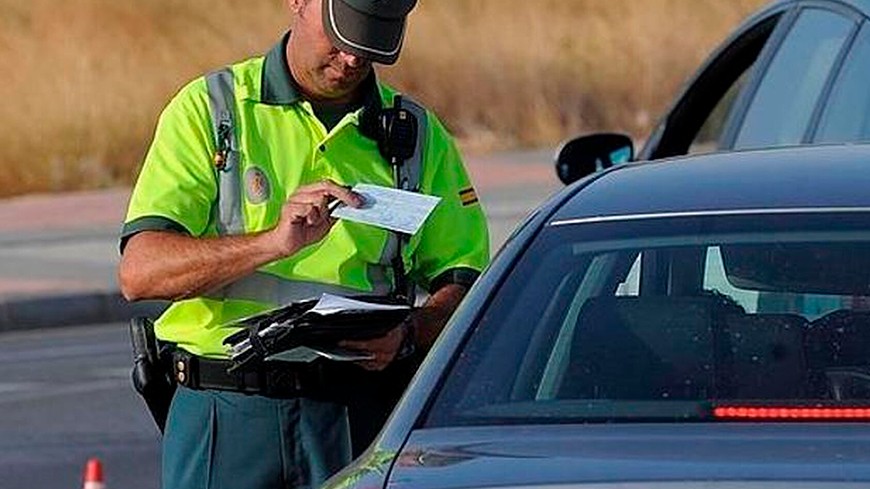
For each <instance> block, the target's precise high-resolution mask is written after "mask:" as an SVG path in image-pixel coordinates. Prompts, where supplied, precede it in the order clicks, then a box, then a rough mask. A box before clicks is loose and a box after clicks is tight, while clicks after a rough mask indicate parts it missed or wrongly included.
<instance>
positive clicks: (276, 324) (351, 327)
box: [224, 294, 411, 368]
mask: <svg viewBox="0 0 870 489" xmlns="http://www.w3.org/2000/svg"><path fill="white" fill-rule="evenodd" d="M410 312H411V306H409V305H407V304H389V303H384V301H383V298H362V299H361V298H347V297H340V296H336V295H331V294H323V295H322V296H321V297H320V299H313V300H308V301H303V302H295V303H292V304H290V305H288V306H284V307H280V308H277V309H273V310H270V311H267V312H265V313H262V314H258V315H256V316H252V317H249V318H246V319H243V320H241V321H239V322H238V323H237V325H239V326H243V327H244V328H245V330H243V331H240V332H238V333H236V334H234V335H232V336H230V337H229V338H227V339H226V340H224V343H225V344H227V345H228V347H229V351H230V358H231V359H232V360H233V362H234V363H235V366H234V368H245V367H248V366H253V365H256V364H259V363H260V362H263V361H288V362H309V361H312V360H315V359H317V358H326V359H328V360H334V361H356V360H366V359H369V358H370V357H368V356H367V355H366V354H364V353H361V352H357V351H352V350H347V349H342V348H340V347H338V343H339V342H340V341H342V340H366V339H372V338H378V337H381V336H383V335H385V334H387V332H388V331H390V330H391V329H393V328H395V327H397V326H399V325H400V324H401V323H402V321H404V320H405V319H406V318H407V317H408V314H409V313H410Z"/></svg>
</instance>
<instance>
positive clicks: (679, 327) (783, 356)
mask: <svg viewBox="0 0 870 489" xmlns="http://www.w3.org/2000/svg"><path fill="white" fill-rule="evenodd" d="M835 248H837V249H838V250H839V251H840V253H831V252H830V251H831V250H823V249H820V248H818V247H813V246H806V245H799V246H782V245H779V246H750V247H747V246H733V247H731V248H728V247H723V249H722V250H721V259H722V266H723V270H722V272H721V273H723V276H722V277H720V278H719V279H720V287H718V288H716V289H712V288H705V286H704V285H705V284H702V283H701V280H699V277H700V276H703V273H701V274H697V273H696V274H692V273H689V272H688V270H691V269H699V267H700V268H703V267H705V266H706V267H709V265H710V263H712V262H711V261H710V260H707V259H704V260H700V258H699V257H701V256H704V255H706V253H699V252H698V251H699V250H698V249H694V250H693V249H690V248H688V247H687V248H684V249H670V250H657V251H650V250H648V251H646V252H645V254H647V255H658V256H646V257H644V259H640V258H638V259H637V260H636V262H637V264H642V263H644V262H645V264H646V265H649V266H650V267H653V268H657V270H655V269H654V270H651V271H648V274H649V273H651V274H652V275H653V276H654V277H657V278H655V279H653V280H649V279H648V280H646V282H647V285H648V286H652V289H653V290H652V291H651V292H650V291H649V290H646V291H644V290H643V289H642V287H643V282H644V279H642V278H641V279H639V282H640V283H641V288H640V289H639V293H638V294H637V295H634V294H629V295H619V294H616V295H609V294H602V295H598V296H595V297H590V298H588V299H586V300H585V301H584V303H583V305H582V307H581V308H580V310H579V313H578V314H577V317H576V324H575V325H573V326H572V327H571V329H572V330H573V335H572V338H571V340H570V347H569V350H570V353H569V357H568V358H569V360H568V361H567V362H565V363H564V365H565V369H564V370H563V371H562V372H561V373H560V375H559V378H560V381H559V385H558V387H557V389H556V391H555V396H554V397H555V398H556V399H611V400H616V399H623V400H640V399H643V400H712V399H744V400H751V399H777V400H799V399H831V400H847V399H868V398H870V354H868V352H870V311H866V310H860V309H858V307H860V305H861V304H860V301H859V300H858V296H857V294H866V290H864V289H866V287H867V285H866V284H860V283H859V282H860V280H856V277H855V276H856V275H861V274H855V273H852V272H851V271H850V270H853V269H854V268H852V267H854V266H859V267H860V266H861V265H860V263H856V262H855V261H853V260H850V259H848V258H849V257H854V256H858V254H859V253H860V252H861V249H862V248H863V247H859V246H855V247H848V246H847V247H842V246H841V247H835ZM641 254H644V253H641ZM699 260H700V261H699ZM859 261H860V260H859ZM702 262H703V263H702ZM850 264H851V266H849V265H850ZM644 271H647V270H644ZM642 273H643V272H642ZM662 277H667V279H666V281H664V282H665V283H662V287H660V288H659V290H656V287H655V285H656V282H657V281H660V280H659V279H661V278H662ZM811 277H817V279H816V281H815V282H811ZM708 279H709V277H708ZM681 281H682V282H683V283H680V282H681ZM726 281H727V284H729V285H728V286H730V287H733V286H734V284H739V285H741V286H742V287H744V288H745V289H744V290H752V289H754V294H755V301H754V304H753V305H752V306H751V307H750V308H747V307H745V306H744V305H741V303H739V302H738V301H737V300H735V299H733V298H732V297H730V296H729V295H727V294H726V293H724V292H722V291H721V290H718V289H725V288H727V287H723V286H721V284H724V283H726ZM687 282H688V283H687ZM707 285H709V284H707ZM836 294H842V295H836ZM847 294H854V297H853V295H847ZM861 297H863V295H862V296H861ZM819 301H821V302H822V303H825V304H824V305H825V308H827V310H825V308H822V309H821V310H822V311H824V313H823V314H819V315H817V316H816V317H814V315H815V314H816V313H818V312H819V310H818V309H814V308H813V303H814V302H815V303H818V302H819ZM744 302H745V301H744ZM832 307H835V308H834V309H833V310H831V308H832Z"/></svg>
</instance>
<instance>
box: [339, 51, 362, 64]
mask: <svg viewBox="0 0 870 489" xmlns="http://www.w3.org/2000/svg"><path fill="white" fill-rule="evenodd" d="M338 55H339V57H341V61H342V62H343V63H344V64H345V65H346V66H348V67H349V68H359V67H360V66H362V65H363V63H365V59H364V58H361V57H359V56H357V55H355V54H351V53H346V52H344V51H339V52H338Z"/></svg>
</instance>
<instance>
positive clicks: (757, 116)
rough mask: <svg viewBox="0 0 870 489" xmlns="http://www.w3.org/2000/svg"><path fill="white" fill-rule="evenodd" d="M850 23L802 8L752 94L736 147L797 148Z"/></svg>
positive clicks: (839, 16)
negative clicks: (794, 145) (792, 145)
mask: <svg viewBox="0 0 870 489" xmlns="http://www.w3.org/2000/svg"><path fill="white" fill-rule="evenodd" d="M853 27H854V23H853V22H852V21H851V20H849V19H848V18H846V17H843V16H841V15H839V14H836V13H833V12H830V11H827V10H821V9H805V10H804V11H803V12H802V13H801V14H800V16H799V17H798V19H797V21H796V22H795V24H794V26H792V28H791V30H790V32H789V33H788V35H787V36H786V38H785V40H784V41H783V44H782V45H781V46H780V48H779V50H778V51H777V53H776V55H775V56H774V58H773V61H772V62H771V64H770V66H769V68H768V70H767V72H766V73H765V74H764V77H763V79H762V81H761V84H760V85H759V87H758V90H757V92H756V93H755V95H754V97H753V99H752V102H751V104H750V106H749V109H748V111H747V114H746V117H745V119H744V121H743V124H742V126H741V128H740V131H739V133H738V136H737V139H736V141H735V144H734V146H735V147H736V148H739V149H742V148H755V147H765V146H782V145H789V144H799V143H801V142H802V141H803V139H804V135H805V134H806V131H807V129H808V126H809V124H810V120H811V118H812V115H813V111H814V110H815V108H816V105H817V103H818V101H819V98H820V96H821V94H822V91H823V90H824V87H825V84H826V82H827V80H828V79H829V77H830V72H831V69H832V68H833V66H834V64H835V62H836V60H837V58H838V56H839V54H840V52H841V50H842V49H843V46H844V44H845V42H846V39H847V38H848V37H849V34H850V33H851V31H852V29H853Z"/></svg>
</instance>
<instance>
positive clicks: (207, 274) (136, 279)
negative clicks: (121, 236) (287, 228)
mask: <svg viewBox="0 0 870 489" xmlns="http://www.w3.org/2000/svg"><path fill="white" fill-rule="evenodd" d="M281 256H282V254H281V252H280V251H279V250H278V249H277V247H276V246H275V243H274V239H273V238H272V237H271V236H270V235H269V234H267V233H260V234H251V235H244V236H226V237H220V238H193V237H190V236H186V235H182V234H178V233H172V232H158V231H145V232H142V233H139V234H136V235H135V236H133V237H132V238H130V240H129V242H128V243H127V246H126V248H125V249H124V255H123V256H122V258H121V264H120V267H119V269H118V277H119V282H120V285H121V292H122V293H123V294H124V297H125V298H126V299H127V300H131V301H133V300H143V299H168V300H179V299H186V298H191V297H196V296H199V295H202V294H204V293H207V292H211V291H214V290H217V289H219V288H220V287H223V286H224V285H227V284H229V283H231V282H233V281H235V280H237V279H239V278H241V277H244V276H245V275H248V274H250V273H252V272H253V271H254V270H256V269H257V268H258V267H260V266H261V265H263V264H265V263H269V262H271V261H274V260H276V259H278V258H281Z"/></svg>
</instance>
